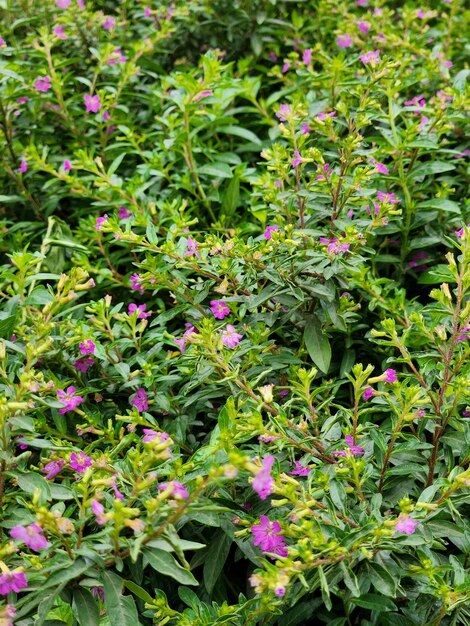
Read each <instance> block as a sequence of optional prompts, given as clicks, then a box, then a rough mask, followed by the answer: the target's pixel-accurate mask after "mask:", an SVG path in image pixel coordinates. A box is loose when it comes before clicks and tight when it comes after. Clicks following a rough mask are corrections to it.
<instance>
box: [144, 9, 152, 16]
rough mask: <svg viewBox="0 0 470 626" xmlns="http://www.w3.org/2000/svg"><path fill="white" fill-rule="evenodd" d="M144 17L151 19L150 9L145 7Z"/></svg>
mask: <svg viewBox="0 0 470 626" xmlns="http://www.w3.org/2000/svg"><path fill="white" fill-rule="evenodd" d="M144 16H145V17H152V9H151V8H150V7H145V9H144Z"/></svg>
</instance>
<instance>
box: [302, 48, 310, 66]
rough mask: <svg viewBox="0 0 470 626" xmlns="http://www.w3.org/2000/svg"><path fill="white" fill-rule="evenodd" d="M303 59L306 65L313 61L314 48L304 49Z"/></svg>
mask: <svg viewBox="0 0 470 626" xmlns="http://www.w3.org/2000/svg"><path fill="white" fill-rule="evenodd" d="M302 61H303V63H304V65H309V64H310V62H311V61H312V50H311V48H307V49H306V50H304V53H303V55H302Z"/></svg>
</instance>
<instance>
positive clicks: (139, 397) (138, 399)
mask: <svg viewBox="0 0 470 626" xmlns="http://www.w3.org/2000/svg"><path fill="white" fill-rule="evenodd" d="M130 403H131V404H132V406H135V408H136V409H137V410H138V411H139V413H142V411H146V410H147V409H148V408H149V403H148V398H147V394H146V393H145V389H137V391H136V393H135V394H134V396H133V398H132V399H131V401H130Z"/></svg>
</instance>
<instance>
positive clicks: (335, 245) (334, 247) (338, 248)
mask: <svg viewBox="0 0 470 626" xmlns="http://www.w3.org/2000/svg"><path fill="white" fill-rule="evenodd" d="M320 243H324V244H327V246H328V247H327V252H328V253H329V254H341V253H342V252H347V251H348V250H349V248H350V247H351V244H350V243H340V242H339V240H338V238H337V237H334V238H333V239H327V238H326V237H320Z"/></svg>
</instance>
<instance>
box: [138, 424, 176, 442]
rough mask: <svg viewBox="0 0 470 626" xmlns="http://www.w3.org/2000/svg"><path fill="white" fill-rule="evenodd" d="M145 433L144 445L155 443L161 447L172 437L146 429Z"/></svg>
mask: <svg viewBox="0 0 470 626" xmlns="http://www.w3.org/2000/svg"><path fill="white" fill-rule="evenodd" d="M143 431H144V437H143V438H142V441H143V442H144V443H151V442H153V441H155V442H156V443H157V444H158V445H159V444H162V443H163V442H164V441H166V440H167V439H169V438H170V435H168V434H167V433H159V432H157V431H156V430H152V429H151V428H144V429H143Z"/></svg>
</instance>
